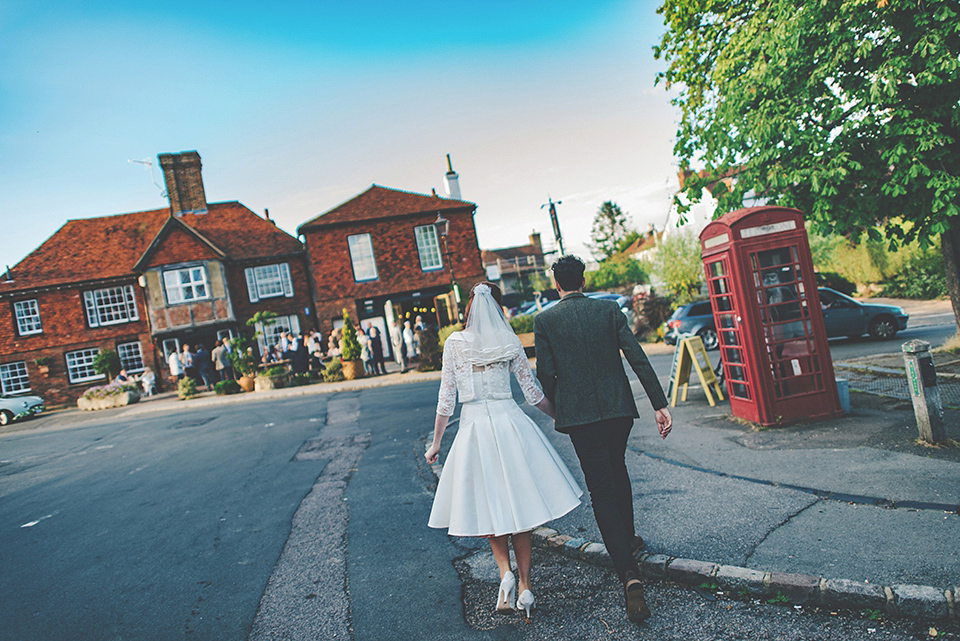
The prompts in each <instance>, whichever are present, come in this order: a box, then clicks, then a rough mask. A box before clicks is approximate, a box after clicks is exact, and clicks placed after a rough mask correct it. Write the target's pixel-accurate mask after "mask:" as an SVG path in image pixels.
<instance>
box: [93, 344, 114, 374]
mask: <svg viewBox="0 0 960 641" xmlns="http://www.w3.org/2000/svg"><path fill="white" fill-rule="evenodd" d="M91 367H92V368H93V371H95V372H96V373H97V374H103V375H104V376H106V377H107V379H112V378H113V374H114V372H116V373H117V374H119V373H120V357H119V356H117V353H116V352H115V351H113V350H112V349H101V350H100V351H99V352H97V355H96V356H94V357H93V363H92V364H91Z"/></svg>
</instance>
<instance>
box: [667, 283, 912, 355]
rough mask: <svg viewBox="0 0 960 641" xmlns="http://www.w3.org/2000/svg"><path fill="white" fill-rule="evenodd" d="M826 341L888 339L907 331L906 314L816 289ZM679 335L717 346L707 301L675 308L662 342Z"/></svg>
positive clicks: (889, 307)
mask: <svg viewBox="0 0 960 641" xmlns="http://www.w3.org/2000/svg"><path fill="white" fill-rule="evenodd" d="M817 292H818V293H819V294H820V306H821V309H822V311H823V324H824V326H825V327H826V330H827V338H837V337H842V336H846V337H849V338H857V337H859V336H862V335H863V334H869V335H870V337H871V338H873V339H875V340H889V339H891V338H893V337H894V336H896V335H897V332H899V331H902V330H904V329H906V328H907V321H908V320H909V318H910V317H909V315H908V314H907V313H906V312H904V311H903V309H901V308H899V307H895V306H894V305H879V304H876V303H861V302H860V301H857V300H854V299H852V298H850V297H849V296H847V295H846V294H841V293H840V292H838V291H837V290H835V289H831V288H829V287H820V288H818V289H817ZM680 334H695V335H697V336H699V337H700V338H701V339H702V340H703V346H704V347H706V348H707V349H716V348H717V347H718V341H717V329H716V325H714V322H713V310H712V309H711V307H710V301H709V300H701V301H696V302H693V303H688V304H686V305H682V306H680V307H678V308H677V309H676V310H675V311H674V312H673V315H671V316H670V318H669V319H668V320H667V322H666V324H665V327H664V340H665V341H666V343H667V344H668V345H675V344H676V343H677V338H678V336H679V335H680Z"/></svg>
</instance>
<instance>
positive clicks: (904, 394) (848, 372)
mask: <svg viewBox="0 0 960 641" xmlns="http://www.w3.org/2000/svg"><path fill="white" fill-rule="evenodd" d="M834 369H836V374H837V377H838V378H845V379H847V381H849V385H850V389H851V390H855V391H859V392H868V393H870V394H879V395H881V396H888V397H891V398H898V399H902V400H904V401H910V400H911V399H910V388H909V387H907V377H906V374H904V373H902V372H900V373H898V372H896V370H892V371H887V370H884V371H877V369H878V368H874V369H866V368H862V367H847V366H844V365H843V364H839V363H835V364H834ZM937 386H938V387H939V388H940V402H941V404H942V405H943V408H944V409H960V381H958V380H956V379H955V378H953V377H949V378H948V377H943V376H940V377H938V378H937Z"/></svg>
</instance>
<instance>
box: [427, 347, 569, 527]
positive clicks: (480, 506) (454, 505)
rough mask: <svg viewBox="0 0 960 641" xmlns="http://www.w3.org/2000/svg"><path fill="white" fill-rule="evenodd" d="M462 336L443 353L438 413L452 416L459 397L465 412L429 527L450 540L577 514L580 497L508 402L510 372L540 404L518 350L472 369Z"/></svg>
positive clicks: (556, 458) (545, 444)
mask: <svg viewBox="0 0 960 641" xmlns="http://www.w3.org/2000/svg"><path fill="white" fill-rule="evenodd" d="M465 334H466V335H467V337H469V333H468V332H455V333H454V334H451V335H450V337H449V338H448V339H447V341H446V343H445V345H444V350H443V374H442V378H441V382H440V395H439V402H438V403H437V413H438V414H441V415H444V416H452V415H453V410H454V407H455V406H456V400H457V394H458V393H459V396H460V402H461V403H462V404H463V407H462V408H461V410H460V426H459V428H458V430H457V435H456V437H455V438H454V440H453V445H451V447H450V453H449V454H448V455H447V459H446V461H445V462H444V465H443V473H442V474H441V476H440V482H439V484H438V486H437V494H436V497H435V498H434V501H433V510H432V511H431V513H430V521H429V523H428V525H429V526H430V527H434V528H447V529H448V531H449V534H451V535H453V536H487V535H494V536H499V535H502V534H513V533H516V532H526V531H528V530H532V529H533V528H535V527H537V526H539V525H542V524H544V523H546V522H547V521H551V520H553V519H556V518H559V517H561V516H563V515H564V514H566V513H567V512H569V511H570V510H572V509H573V508H575V507H577V506H578V505H579V504H580V497H581V496H582V495H583V491H582V490H581V489H580V487H579V486H578V485H577V482H576V481H575V480H574V479H573V476H571V474H570V471H569V470H568V469H567V467H566V466H565V465H564V463H563V460H562V459H561V458H560V455H559V454H557V451H556V450H555V449H553V446H552V445H551V444H550V442H549V441H548V440H547V437H546V436H544V434H543V432H542V431H541V430H540V428H539V427H538V426H537V424H536V423H534V422H533V420H532V419H531V418H530V417H529V416H527V415H526V414H525V413H524V412H523V410H521V409H520V407H519V406H518V405H517V403H516V402H515V401H514V400H513V395H512V394H511V392H510V372H511V371H512V372H513V374H514V376H516V378H517V382H519V383H520V387H521V389H522V390H523V395H524V397H525V398H526V400H527V402H528V403H530V404H531V405H535V404H536V403H539V402H540V401H541V400H542V399H543V392H542V391H541V390H540V387H539V386H538V385H537V381H536V379H535V378H534V376H533V373H532V372H531V371H530V364H529V363H528V362H527V358H526V356H525V355H524V353H523V349H522V348H520V349H519V354H517V355H516V356H515V357H513V358H512V359H510V360H503V361H497V362H494V363H490V364H487V365H483V366H475V365H471V364H470V362H468V361H467V360H466V358H465V357H464V354H463V351H464V346H465V345H467V341H466V340H465V339H464V335H465ZM512 338H513V339H514V340H516V341H517V344H518V345H519V342H520V341H519V339H518V338H517V337H516V336H513V337H512Z"/></svg>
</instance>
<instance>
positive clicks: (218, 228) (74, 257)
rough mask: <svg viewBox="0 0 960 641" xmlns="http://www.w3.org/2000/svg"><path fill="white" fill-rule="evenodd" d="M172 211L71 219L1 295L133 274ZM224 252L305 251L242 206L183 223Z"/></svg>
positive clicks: (221, 207)
mask: <svg viewBox="0 0 960 641" xmlns="http://www.w3.org/2000/svg"><path fill="white" fill-rule="evenodd" d="M169 217H170V209H169V208H166V207H165V208H163V209H153V210H150V211H140V212H134V213H130V214H118V215H115V216H99V217H97V218H82V219H78V220H68V221H67V222H66V223H65V224H64V225H63V227H61V228H60V229H58V230H57V231H56V233H54V234H53V236H51V237H50V238H48V239H47V240H46V241H45V242H44V243H43V244H42V245H40V247H38V248H37V249H35V250H34V251H33V252H31V253H30V254H29V255H28V256H27V257H26V258H24V259H23V260H21V261H20V262H19V263H17V264H16V265H15V266H14V267H13V268H12V269H11V272H12V274H13V281H12V282H9V281H5V280H3V279H2V277H0V292H3V291H12V290H19V289H24V288H29V287H45V286H50V285H57V284H66V283H75V282H81V281H87V280H96V279H107V278H120V277H124V276H132V275H133V267H134V265H136V264H137V261H138V260H140V258H141V257H142V256H143V254H144V252H146V251H147V249H148V248H149V247H150V244H151V243H152V242H153V240H154V238H156V236H157V234H158V233H159V232H160V230H161V229H162V228H163V226H164V223H166V222H167V220H168V219H169ZM178 220H179V221H180V222H182V223H183V224H184V225H185V226H186V227H188V228H190V229H192V230H195V231H196V232H197V233H198V234H199V235H200V236H202V237H203V238H205V239H206V240H208V241H209V242H210V243H211V244H213V245H214V246H216V247H217V248H218V249H219V250H221V251H222V252H223V253H224V254H225V255H226V256H227V258H230V259H232V260H245V259H252V258H259V257H265V256H271V255H276V254H286V253H290V252H297V251H302V249H303V246H302V245H301V244H300V242H299V241H298V240H297V239H296V238H294V237H293V236H291V235H290V234H288V233H286V232H284V231H283V230H281V229H278V228H277V227H276V226H275V225H274V224H273V223H272V222H270V221H268V220H264V219H263V218H261V217H260V216H258V215H256V214H255V213H253V212H252V211H250V210H249V209H247V208H246V207H244V206H243V205H241V204H240V203H238V202H226V203H211V204H210V205H208V210H207V213H205V214H185V215H184V216H182V217H181V218H179V219H178Z"/></svg>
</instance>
